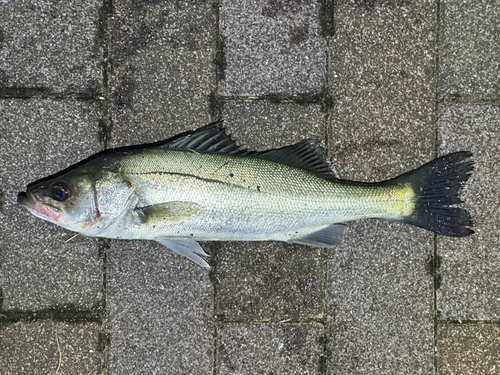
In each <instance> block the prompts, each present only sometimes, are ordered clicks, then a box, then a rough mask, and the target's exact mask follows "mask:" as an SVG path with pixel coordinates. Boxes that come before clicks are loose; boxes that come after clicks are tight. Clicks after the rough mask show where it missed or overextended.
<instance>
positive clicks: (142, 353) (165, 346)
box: [107, 240, 213, 375]
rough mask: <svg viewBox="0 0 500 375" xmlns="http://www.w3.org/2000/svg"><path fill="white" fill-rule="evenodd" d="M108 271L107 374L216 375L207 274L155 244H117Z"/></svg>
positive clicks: (125, 242) (210, 298)
mask: <svg viewBox="0 0 500 375" xmlns="http://www.w3.org/2000/svg"><path fill="white" fill-rule="evenodd" d="M107 269H108V276H107V308H108V309H107V328H108V331H109V334H110V337H111V344H110V346H109V349H108V353H109V356H108V359H109V363H108V370H107V374H110V375H114V374H116V375H121V374H151V373H155V372H160V373H165V374H172V373H179V374H193V375H194V374H200V375H205V374H209V373H211V372H212V365H213V327H212V321H213V320H212V314H213V307H212V306H213V305H212V302H213V286H212V285H211V283H210V279H209V277H208V272H209V271H208V270H207V269H205V268H201V267H199V266H198V265H196V264H194V263H193V262H191V261H189V260H187V259H186V258H183V257H181V256H179V255H177V254H174V253H173V252H172V251H170V250H169V249H167V248H165V247H164V246H162V245H160V244H157V243H154V242H149V241H117V240H114V241H112V242H111V248H110V249H109V250H108V268H107Z"/></svg>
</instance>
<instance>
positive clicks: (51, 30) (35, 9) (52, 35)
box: [0, 0, 102, 92]
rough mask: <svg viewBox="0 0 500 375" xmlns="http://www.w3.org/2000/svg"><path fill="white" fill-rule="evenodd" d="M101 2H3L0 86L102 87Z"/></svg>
mask: <svg viewBox="0 0 500 375" xmlns="http://www.w3.org/2000/svg"><path fill="white" fill-rule="evenodd" d="M101 6H102V1H99V0H84V1H75V0H72V1H64V2H62V3H60V4H59V3H54V2H51V1H30V2H24V1H2V2H1V3H0V25H1V27H0V87H39V88H41V87H43V88H46V89H48V90H51V91H59V92H61V91H63V92H64V91H66V92H75V91H87V90H89V91H94V90H99V89H100V88H101V85H102V74H101V70H102V68H101V63H102V46H101V45H99V42H100V41H99V36H98V12H99V8H100V7H101Z"/></svg>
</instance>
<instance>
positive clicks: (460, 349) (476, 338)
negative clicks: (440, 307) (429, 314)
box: [436, 324, 500, 375]
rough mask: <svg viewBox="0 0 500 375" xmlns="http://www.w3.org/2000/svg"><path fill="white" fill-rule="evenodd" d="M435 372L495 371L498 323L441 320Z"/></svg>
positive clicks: (499, 362)
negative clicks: (447, 322) (461, 322)
mask: <svg viewBox="0 0 500 375" xmlns="http://www.w3.org/2000/svg"><path fill="white" fill-rule="evenodd" d="M436 344H437V355H436V356H437V369H438V374H442V375H458V374H491V375H493V374H498V372H499V371H500V357H499V355H498V353H500V331H499V329H498V326H497V325H486V324H440V325H438V329H437V340H436Z"/></svg>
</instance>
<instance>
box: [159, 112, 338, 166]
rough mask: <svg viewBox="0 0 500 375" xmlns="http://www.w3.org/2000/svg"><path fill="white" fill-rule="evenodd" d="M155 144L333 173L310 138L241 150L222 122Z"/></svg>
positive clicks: (319, 149)
mask: <svg viewBox="0 0 500 375" xmlns="http://www.w3.org/2000/svg"><path fill="white" fill-rule="evenodd" d="M156 147H160V148H176V149H189V150H193V151H196V152H200V153H221V154H229V155H238V156H249V157H254V158H259V159H265V160H269V161H273V162H276V163H280V164H285V165H289V166H291V167H295V168H300V169H305V170H307V171H310V172H314V173H318V174H322V175H325V174H326V175H329V174H331V173H332V167H331V165H330V163H329V162H327V161H326V160H325V157H324V154H323V150H322V149H321V148H320V147H319V146H316V145H315V144H314V142H313V141H311V140H307V139H305V140H303V141H300V142H299V143H296V144H294V145H290V146H285V147H282V148H278V149H274V150H268V151H263V152H250V151H248V150H246V149H240V148H239V147H238V146H237V145H236V143H235V142H234V141H233V140H232V139H231V137H230V136H229V135H227V134H226V131H225V129H224V128H223V127H222V121H219V122H215V123H212V124H210V125H206V126H204V127H201V128H199V129H197V130H194V131H189V132H184V133H181V134H178V135H176V136H174V137H172V138H169V139H167V140H166V141H163V142H161V143H160V144H156Z"/></svg>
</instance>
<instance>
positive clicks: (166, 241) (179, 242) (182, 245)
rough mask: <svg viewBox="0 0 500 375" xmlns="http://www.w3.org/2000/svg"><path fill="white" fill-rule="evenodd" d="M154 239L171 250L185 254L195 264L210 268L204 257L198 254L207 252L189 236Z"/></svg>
mask: <svg viewBox="0 0 500 375" xmlns="http://www.w3.org/2000/svg"><path fill="white" fill-rule="evenodd" d="M156 241H157V242H159V243H161V244H162V245H163V246H166V247H168V248H169V249H170V250H172V251H173V252H175V253H177V254H180V255H182V256H185V257H186V258H188V259H189V260H191V261H193V262H195V263H196V264H198V265H200V266H202V267H205V268H210V266H209V265H208V263H207V262H206V261H205V259H203V258H202V257H200V255H202V256H208V254H207V253H205V251H204V250H203V248H202V247H201V246H200V244H199V243H198V242H196V241H195V240H192V239H189V238H160V239H156Z"/></svg>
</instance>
